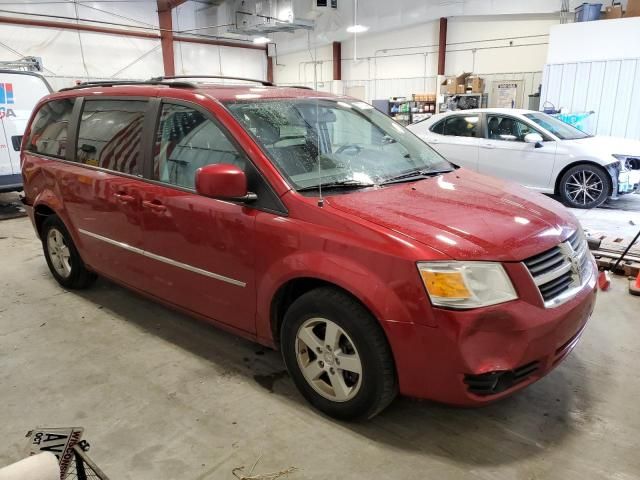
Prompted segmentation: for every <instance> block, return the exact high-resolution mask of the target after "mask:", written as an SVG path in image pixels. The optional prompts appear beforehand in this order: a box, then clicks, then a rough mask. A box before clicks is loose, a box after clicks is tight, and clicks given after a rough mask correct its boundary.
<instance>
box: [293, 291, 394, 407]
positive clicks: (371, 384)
mask: <svg viewBox="0 0 640 480" xmlns="http://www.w3.org/2000/svg"><path fill="white" fill-rule="evenodd" d="M315 318H321V319H327V320H330V321H331V322H333V323H334V324H336V325H337V326H338V327H339V328H340V329H341V330H342V331H343V332H344V333H345V336H343V337H341V339H342V340H345V338H347V337H348V338H347V340H348V341H350V342H352V343H353V346H354V348H355V351H356V353H357V355H358V356H359V359H360V361H361V365H362V369H361V370H362V373H361V376H360V377H358V378H359V379H360V383H359V388H358V389H357V393H355V396H354V397H353V398H351V399H349V400H346V401H342V402H337V401H333V400H330V399H327V398H325V397H324V396H322V395H321V394H319V393H318V392H317V391H316V390H315V389H314V387H312V386H311V384H310V382H308V381H307V379H306V378H305V376H304V374H303V373H302V369H301V367H300V365H299V362H298V356H297V348H298V345H299V344H298V340H297V335H298V331H299V330H300V328H301V327H302V326H303V325H305V322H308V321H310V320H311V319H315ZM280 340H281V349H282V355H283V357H284V362H285V364H286V366H287V369H288V370H289V373H290V374H291V377H292V378H293V381H294V382H295V384H296V386H297V387H298V389H299V390H300V392H301V393H302V395H303V396H304V397H305V398H306V399H307V400H308V401H309V403H311V404H312V405H313V406H314V407H315V408H317V409H318V410H320V411H322V412H324V413H325V414H327V415H329V416H331V417H334V418H337V419H340V420H356V419H362V418H372V417H374V416H375V415H377V414H378V413H380V412H381V411H382V410H383V409H384V408H385V407H387V406H388V405H389V404H390V403H391V402H392V401H393V399H394V398H395V396H396V394H397V392H398V385H397V379H396V370H395V364H394V361H393V355H392V353H391V349H390V347H389V344H388V343H387V339H386V336H385V334H384V332H383V330H382V328H381V326H380V325H379V323H378V322H377V320H376V319H375V318H374V317H373V316H372V315H371V314H370V313H369V312H368V311H367V310H366V309H365V308H364V307H363V306H362V305H361V304H360V303H358V302H357V301H356V300H354V299H353V298H352V297H350V296H349V295H347V294H346V293H344V292H342V291H340V290H338V289H335V288H330V287H322V288H317V289H315V290H311V291H309V292H307V293H305V294H304V295H302V296H301V297H300V298H298V299H296V300H295V301H294V302H293V304H292V305H291V306H290V307H289V309H288V310H287V312H286V314H285V317H284V322H283V325H282V329H281V332H280ZM300 345H302V344H300ZM319 363H322V362H319ZM336 368H339V367H337V366H336ZM341 372H342V371H341ZM326 375H327V377H326V378H328V372H327V373H326ZM340 375H344V373H340ZM347 375H349V372H347ZM343 378H344V377H343Z"/></svg>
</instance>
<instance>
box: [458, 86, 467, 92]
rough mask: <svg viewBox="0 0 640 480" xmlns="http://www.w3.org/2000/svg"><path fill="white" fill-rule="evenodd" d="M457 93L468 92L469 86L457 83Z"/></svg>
mask: <svg viewBox="0 0 640 480" xmlns="http://www.w3.org/2000/svg"><path fill="white" fill-rule="evenodd" d="M456 93H467V87H466V86H465V85H457V86H456Z"/></svg>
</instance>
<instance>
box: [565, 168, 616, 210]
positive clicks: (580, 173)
mask: <svg viewBox="0 0 640 480" xmlns="http://www.w3.org/2000/svg"><path fill="white" fill-rule="evenodd" d="M610 194H611V182H610V178H609V174H608V173H607V172H606V171H605V170H604V169H602V168H600V167H598V166H595V165H587V164H584V165H576V166H575V167H572V168H570V169H569V170H567V172H566V173H565V174H564V175H563V176H562V179H561V180H560V197H561V198H562V203H564V204H565V205H566V206H567V207H573V208H595V207H598V206H600V205H602V204H603V203H604V202H605V200H606V199H607V197H608V196H609V195H610Z"/></svg>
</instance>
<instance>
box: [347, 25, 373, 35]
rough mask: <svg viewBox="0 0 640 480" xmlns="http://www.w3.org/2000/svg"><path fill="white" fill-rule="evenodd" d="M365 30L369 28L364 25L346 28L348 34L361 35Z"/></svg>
mask: <svg viewBox="0 0 640 480" xmlns="http://www.w3.org/2000/svg"><path fill="white" fill-rule="evenodd" d="M367 30H369V27H366V26H364V25H351V26H350V27H347V32H349V33H363V32H366V31H367Z"/></svg>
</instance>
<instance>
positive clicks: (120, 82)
mask: <svg viewBox="0 0 640 480" xmlns="http://www.w3.org/2000/svg"><path fill="white" fill-rule="evenodd" d="M123 85H166V86H167V87H175V88H196V85H194V84H193V83H191V82H164V81H162V80H155V79H151V80H131V81H127V80H114V81H96V82H82V83H80V84H78V85H76V86H74V87H66V88H61V89H60V90H59V91H60V92H66V91H69V90H78V89H81V88H92V87H118V86H123Z"/></svg>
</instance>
